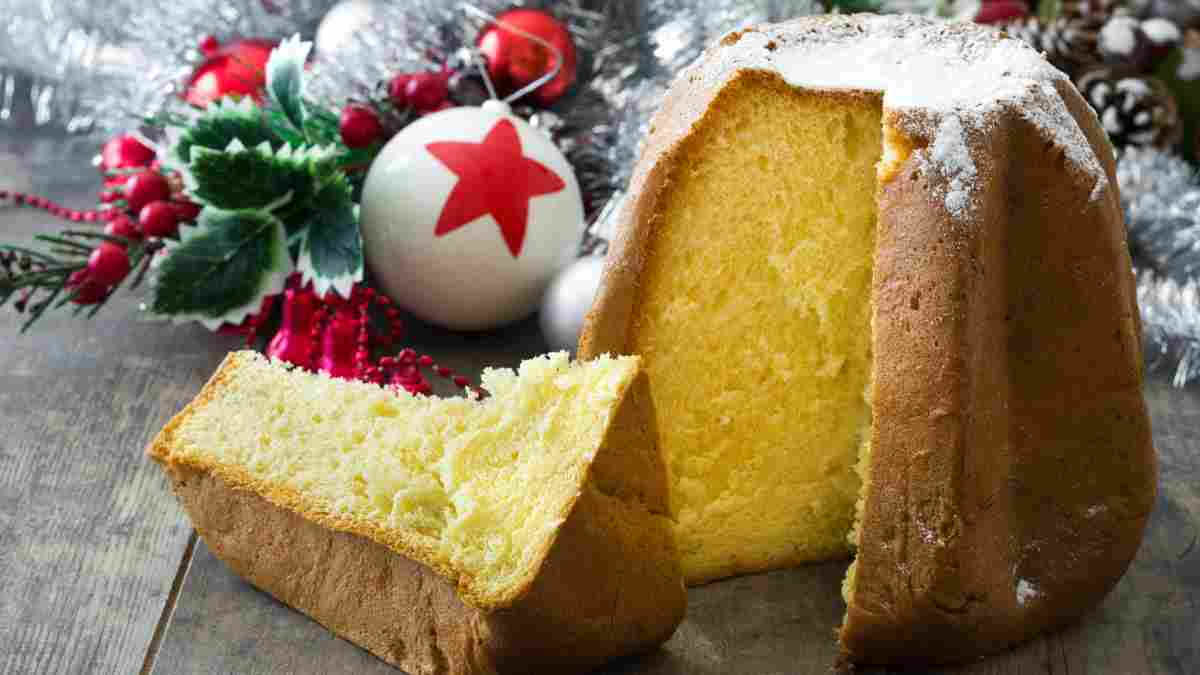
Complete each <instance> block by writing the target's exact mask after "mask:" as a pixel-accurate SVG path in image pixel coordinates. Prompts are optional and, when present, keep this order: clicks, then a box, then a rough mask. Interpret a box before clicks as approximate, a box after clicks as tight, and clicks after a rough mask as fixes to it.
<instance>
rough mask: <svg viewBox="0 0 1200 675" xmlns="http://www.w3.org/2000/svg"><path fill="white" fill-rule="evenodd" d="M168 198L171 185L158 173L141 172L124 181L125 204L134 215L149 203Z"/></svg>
mask: <svg viewBox="0 0 1200 675" xmlns="http://www.w3.org/2000/svg"><path fill="white" fill-rule="evenodd" d="M170 196H171V184H170V183H168V182H167V179H166V178H163V176H162V174H160V173H155V172H153V171H142V172H141V173H135V174H133V175H132V176H130V177H129V178H126V179H125V202H126V203H127V205H128V206H129V210H130V211H132V212H134V213H141V210H142V207H144V206H145V205H147V204H149V203H150V202H157V201H160V200H165V199H167V198H169V197H170Z"/></svg>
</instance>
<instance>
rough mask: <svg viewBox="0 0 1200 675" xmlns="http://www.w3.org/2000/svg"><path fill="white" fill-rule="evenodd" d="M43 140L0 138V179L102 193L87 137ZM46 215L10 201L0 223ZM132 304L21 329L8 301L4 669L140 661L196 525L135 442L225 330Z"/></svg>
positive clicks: (0, 612)
mask: <svg viewBox="0 0 1200 675" xmlns="http://www.w3.org/2000/svg"><path fill="white" fill-rule="evenodd" d="M39 143H41V141H37V142H34V143H31V144H29V143H27V144H24V145H22V148H23V152H22V153H16V152H11V153H4V148H3V147H0V186H9V185H17V186H23V187H26V188H29V187H32V188H34V189H38V190H41V191H43V192H46V193H48V194H49V195H50V196H51V197H53V198H56V199H59V200H63V201H64V202H66V203H68V204H72V205H76V206H79V207H84V206H87V205H88V204H90V203H92V201H93V200H92V198H91V197H90V196H89V193H91V192H92V191H93V190H94V189H95V188H96V186H97V185H98V183H99V179H98V176H97V174H96V172H95V170H94V169H92V168H91V166H90V165H89V163H88V159H89V155H90V153H91V152H92V151H93V150H94V148H93V146H91V145H90V144H89V145H86V146H84V145H78V146H74V147H75V148H76V151H74V152H73V151H71V150H70V148H71V147H72V146H71V144H69V143H68V144H63V146H61V147H60V146H54V147H49V146H47V145H44V144H43V145H39ZM64 148H65V149H64ZM42 162H45V163H46V164H53V165H54V166H64V167H67V166H69V167H71V171H77V172H78V173H70V172H68V173H66V174H65V175H64V174H63V173H62V172H59V173H53V172H52V171H48V172H46V173H43V169H45V168H46V167H45V166H44V165H43V164H42ZM52 220H53V219H52V218H50V217H48V216H46V215H45V214H39V213H38V212H36V211H31V210H19V209H15V208H4V209H2V210H0V223H3V225H2V228H0V236H3V238H4V240H5V241H20V240H25V239H27V238H28V236H30V235H32V234H33V233H34V232H35V231H44V230H46V229H47V228H49V227H55V226H51V225H48V223H50V222H51V221H52ZM132 314H133V305H132V301H128V300H126V301H123V302H118V303H115V304H114V306H113V307H111V308H108V309H106V310H105V311H104V312H103V313H102V314H101V315H100V316H99V317H98V318H97V319H95V320H93V321H91V322H84V321H79V320H73V319H71V318H69V316H66V315H56V316H52V317H48V318H47V319H46V320H44V322H43V323H41V324H39V325H38V326H36V327H35V328H34V329H33V330H31V331H30V332H29V333H26V334H24V335H19V334H18V332H17V329H18V327H19V325H20V323H21V321H22V319H23V317H22V316H20V315H17V314H15V313H13V312H12V311H11V310H10V309H7V308H6V309H5V310H4V311H0V597H2V598H4V600H3V601H2V602H0V645H2V646H0V672H5V673H41V672H44V673H84V672H120V673H133V672H137V671H138V669H139V668H141V666H142V663H143V659H144V657H145V652H146V645H147V643H148V642H149V641H150V639H151V636H152V635H153V633H154V630H155V627H156V625H157V624H158V623H159V620H160V617H161V615H162V610H163V606H164V601H165V599H166V597H167V594H168V592H169V590H170V588H171V584H172V581H173V580H174V578H175V576H176V572H177V571H178V569H179V566H180V562H181V558H182V554H183V552H184V549H185V547H186V545H187V541H188V538H189V536H190V533H191V528H190V527H189V525H188V523H187V521H186V519H185V518H184V517H183V514H182V511H181V510H180V509H179V507H178V506H177V505H176V503H175V501H174V499H173V498H171V497H170V496H169V495H167V494H165V493H164V492H163V490H162V485H161V480H162V479H161V476H160V475H159V472H158V470H157V469H156V468H154V467H150V466H147V464H146V462H145V460H144V459H143V457H142V453H141V448H142V444H144V443H145V440H146V438H147V437H148V436H149V434H151V433H153V432H154V431H155V430H156V429H157V428H158V427H160V426H161V425H162V423H163V422H164V421H166V419H167V418H168V416H169V415H171V414H172V413H174V412H175V411H176V410H177V409H178V407H179V406H180V405H181V404H182V403H183V402H185V401H186V400H188V399H189V398H190V397H191V396H193V395H194V394H195V388H196V384H197V383H198V382H199V381H201V379H202V378H203V377H205V376H206V374H207V373H208V372H209V371H211V370H212V368H213V365H214V364H215V363H216V360H217V359H218V358H219V356H220V354H222V353H223V352H224V351H225V350H227V349H228V347H229V343H228V341H227V340H222V339H214V338H213V337H212V336H208V335H202V333H203V331H197V330H195V329H188V328H182V329H173V328H169V327H161V326H153V325H148V324H144V323H137V322H132V321H130V320H129V319H130V317H131V316H132Z"/></svg>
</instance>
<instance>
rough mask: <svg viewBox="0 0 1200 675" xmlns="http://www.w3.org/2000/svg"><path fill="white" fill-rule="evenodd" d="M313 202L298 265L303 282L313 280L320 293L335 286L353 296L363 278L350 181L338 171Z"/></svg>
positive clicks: (356, 207)
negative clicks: (355, 285)
mask: <svg viewBox="0 0 1200 675" xmlns="http://www.w3.org/2000/svg"><path fill="white" fill-rule="evenodd" d="M313 203H314V208H313V210H312V211H311V213H310V215H309V221H308V225H307V228H306V229H305V231H304V239H303V241H302V242H301V244H300V256H299V258H300V262H299V264H298V265H297V267H298V268H299V270H300V273H301V275H302V276H303V278H302V281H303V282H308V281H312V282H313V286H314V289H315V290H316V292H317V294H318V295H324V294H325V292H326V291H328V290H329V289H333V290H334V291H336V292H337V293H338V295H341V296H342V297H350V289H351V288H352V287H353V285H354V284H355V283H357V282H359V281H362V278H363V252H362V236H361V233H360V232H359V228H358V205H356V204H355V203H354V199H353V192H352V190H351V188H350V182H349V181H348V180H346V177H345V176H344V175H343V174H336V176H335V177H334V178H333V179H331V180H330V181H329V182H327V183H326V184H325V185H324V186H323V187H322V188H321V190H320V192H319V193H318V194H317V196H316V198H315V199H314V200H313Z"/></svg>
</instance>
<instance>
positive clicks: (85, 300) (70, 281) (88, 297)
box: [67, 270, 108, 305]
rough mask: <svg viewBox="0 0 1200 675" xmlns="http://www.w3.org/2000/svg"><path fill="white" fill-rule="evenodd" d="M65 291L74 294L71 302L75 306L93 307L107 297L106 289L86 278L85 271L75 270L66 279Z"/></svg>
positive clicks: (102, 285)
mask: <svg viewBox="0 0 1200 675" xmlns="http://www.w3.org/2000/svg"><path fill="white" fill-rule="evenodd" d="M67 290H68V291H71V292H74V293H75V297H73V298H71V302H73V303H75V304H77V305H94V304H96V303H97V302H100V301H101V300H103V299H104V298H105V297H106V296H107V295H108V288H107V287H105V286H104V284H100V283H97V282H95V281H93V280H92V279H91V278H89V277H88V273H87V270H75V271H74V272H72V273H71V276H69V277H67Z"/></svg>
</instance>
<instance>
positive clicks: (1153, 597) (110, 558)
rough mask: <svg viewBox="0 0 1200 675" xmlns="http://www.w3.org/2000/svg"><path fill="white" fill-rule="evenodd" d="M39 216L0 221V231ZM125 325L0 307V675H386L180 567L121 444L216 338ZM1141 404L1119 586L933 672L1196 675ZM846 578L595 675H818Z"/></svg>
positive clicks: (173, 515) (1186, 553)
mask: <svg viewBox="0 0 1200 675" xmlns="http://www.w3.org/2000/svg"><path fill="white" fill-rule="evenodd" d="M22 143H25V145H23V146H22V147H23V148H25V149H24V150H22V151H21V152H19V153H12V152H10V154H4V151H5V149H6V147H5V145H4V143H3V141H2V140H0V186H4V187H9V186H14V185H16V186H22V187H29V186H32V187H33V188H34V189H38V190H41V191H43V192H47V193H49V194H50V195H51V196H55V197H58V198H61V199H65V200H66V201H67V202H68V203H71V204H74V205H77V206H81V207H82V206H86V205H88V204H90V203H91V200H90V198H89V197H88V196H87V194H88V193H89V192H91V191H92V190H94V189H95V184H96V178H95V174H94V173H93V172H92V170H91V169H90V168H89V167H87V165H86V164H85V163H84V159H85V158H86V152H89V151H90V150H89V149H87V148H86V146H85V147H84V148H82V149H81V151H80V152H74V153H73V154H72V152H71V151H70V149H66V150H64V149H61V148H57V147H54V148H48V147H43V148H42V149H41V150H38V151H35V152H33V153H30V152H28V147H27V146H28V143H27V142H26V141H22ZM7 149H9V150H10V151H11V150H12V148H11V146H10V147H9V148H7ZM31 156H33V157H41V158H42V159H41V160H38V161H52V162H53V165H54V168H53V171H49V170H45V167H43V166H41V165H38V164H30V161H31V160H29V159H28V158H29V157H31ZM46 157H49V158H50V160H46V159H45V158H46ZM64 167H65V168H66V169H67V172H66V173H64ZM48 220H49V219H48V218H45V217H42V216H39V215H38V214H36V213H34V212H29V211H18V210H15V209H12V208H5V209H0V237H3V239H4V240H10V239H12V238H14V237H15V238H19V237H21V236H23V235H24V234H28V233H32V232H33V231H35V230H36V229H38V226H39V225H41V224H43V223H46V222H48ZM132 315H133V303H132V301H122V302H121V303H119V304H118V305H117V306H114V307H112V308H111V309H110V310H108V311H106V312H105V313H104V314H102V315H101V317H100V318H99V319H97V320H95V321H93V322H91V323H83V322H78V321H74V320H71V319H69V318H66V317H61V318H50V319H48V320H46V321H45V322H44V323H42V324H41V325H40V326H39V327H37V328H35V329H34V330H33V331H32V332H30V333H29V334H27V335H24V336H20V335H17V334H16V329H17V326H18V324H19V321H18V319H19V317H17V316H14V315H13V314H11V313H9V312H3V313H0V598H3V600H2V601H0V672H4V673H8V672H12V673H43V672H44V673H60V672H70V673H76V672H80V673H82V672H117V673H134V672H138V671H139V670H140V669H142V668H143V666H146V669H147V670H151V669H152V670H154V671H156V672H160V673H226V672H236V673H364V674H365V673H396V672H398V671H396V670H393V669H391V668H390V667H388V666H386V665H384V664H383V663H382V662H380V661H378V660H376V659H374V658H373V657H371V656H370V655H368V654H366V653H365V652H363V651H361V650H359V649H358V648H356V647H354V646H353V645H351V644H349V643H347V642H345V641H343V640H340V639H338V638H336V637H334V636H332V635H331V634H330V633H329V632H328V631H326V630H325V629H324V628H322V627H321V626H319V625H317V624H316V623H314V622H312V621H311V620H309V619H307V618H306V617H304V616H303V615H301V614H298V613H296V612H293V611H291V610H290V609H288V608H287V607H284V606H283V605H281V604H279V603H278V602H276V601H274V600H273V599H272V598H270V597H269V596H266V595H265V594H263V593H260V592H258V591H257V590H255V589H253V588H252V587H250V586H249V585H247V584H245V583H244V582H242V581H241V580H240V579H238V578H237V577H235V576H234V575H232V574H231V573H230V572H229V571H228V570H226V569H225V568H224V566H222V565H221V564H220V563H219V562H218V561H217V560H216V559H214V558H213V556H212V554H211V553H210V552H209V551H208V549H207V548H206V547H205V546H204V544H203V542H199V543H196V545H195V547H194V554H193V549H192V547H191V545H190V544H191V542H192V535H191V529H190V528H189V527H188V525H187V522H186V519H185V518H184V516H183V514H182V511H181V510H180V509H179V507H178V505H177V504H176V502H175V500H174V498H173V497H171V495H170V494H169V492H168V490H167V487H166V482H165V480H164V479H163V478H162V477H161V476H160V474H159V471H158V469H157V468H156V467H154V466H153V465H152V464H151V463H149V462H147V461H146V460H144V459H143V457H142V455H141V447H142V445H143V444H144V443H145V442H146V440H148V439H149V438H150V436H151V435H152V434H153V433H154V432H155V431H156V430H157V429H158V428H159V427H160V426H161V425H162V424H163V423H164V422H165V421H166V420H167V419H168V417H169V416H170V415H171V414H173V413H174V412H175V411H176V410H177V409H178V408H179V407H180V406H181V405H182V404H183V403H184V402H185V401H187V400H188V399H190V398H191V396H192V395H194V393H195V392H196V391H197V390H198V388H199V386H200V385H201V384H202V383H203V381H204V379H205V378H206V377H207V376H208V374H209V373H210V372H211V370H212V369H213V367H214V366H215V365H216V363H217V362H218V361H219V360H220V358H221V356H222V355H223V353H224V352H225V350H226V349H228V348H230V347H232V346H234V343H233V342H231V341H229V340H226V339H222V338H219V337H216V336H213V335H211V334H208V333H206V332H205V331H203V330H200V329H195V328H168V327H163V326H160V325H146V324H140V323H135V322H131V321H129V319H130V317H131V316H132ZM412 337H413V339H414V340H415V341H416V342H417V344H418V345H420V344H425V345H436V347H434V348H432V349H430V350H429V351H432V352H433V354H434V356H435V357H437V358H438V359H439V360H441V361H442V362H444V363H446V364H447V365H450V366H451V367H453V368H455V369H457V370H460V371H462V372H464V373H465V374H467V375H469V376H472V377H475V376H476V375H477V374H478V372H479V369H480V366H481V365H483V364H495V365H509V366H511V365H515V364H516V363H517V362H518V361H519V360H520V359H521V358H522V357H524V356H527V355H529V354H533V353H537V352H539V351H542V350H543V349H544V345H543V344H542V343H541V340H540V337H539V335H538V333H537V329H536V326H535V325H534V324H533V323H532V322H526V323H524V324H522V325H520V326H517V327H515V328H513V329H510V330H508V331H503V332H500V333H497V334H491V335H480V336H453V335H447V334H444V333H440V332H437V331H432V330H430V329H417V330H416V332H415V333H414V335H413V336H412ZM1147 398H1148V401H1149V403H1150V407H1151V411H1152V413H1153V416H1154V428H1155V439H1156V443H1157V446H1158V449H1159V453H1160V457H1161V459H1162V477H1161V486H1162V487H1161V494H1160V497H1159V501H1158V507H1157V509H1156V511H1155V513H1154V516H1153V519H1152V521H1151V525H1150V529H1149V532H1148V535H1147V539H1146V542H1145V543H1144V545H1143V547H1142V550H1141V552H1140V554H1139V556H1138V558H1137V560H1136V562H1135V564H1134V566H1133V568H1132V569H1131V570H1130V573H1129V574H1128V575H1126V577H1125V579H1124V580H1122V582H1121V583H1120V585H1119V586H1118V587H1117V589H1116V591H1115V592H1114V593H1113V594H1112V595H1111V596H1110V597H1109V598H1108V599H1107V600H1106V601H1105V603H1104V604H1103V605H1102V606H1101V607H1100V608H1099V609H1097V610H1096V611H1095V612H1093V613H1091V614H1090V615H1089V616H1087V617H1086V618H1085V619H1084V620H1083V621H1082V622H1081V623H1079V624H1077V625H1076V626H1073V627H1071V628H1069V629H1067V630H1066V631H1064V632H1062V633H1059V634H1056V635H1052V636H1048V637H1045V638H1042V639H1040V640H1038V641H1035V642H1033V643H1031V644H1029V645H1025V646H1023V647H1020V648H1018V649H1016V650H1014V651H1013V652H1010V653H1008V654H1004V655H1001V656H999V657H996V658H993V659H989V660H987V661H984V662H982V663H979V664H974V665H972V666H969V667H966V668H959V669H951V670H946V671H942V672H946V673H969V674H971V675H985V674H986V675H1016V674H1019V673H1113V674H1116V673H1120V674H1122V675H1124V674H1140V673H1170V674H1179V675H1183V674H1188V675H1191V674H1193V673H1200V543H1198V538H1200V392H1197V391H1195V390H1193V391H1189V392H1180V391H1177V390H1172V389H1170V388H1168V387H1167V386H1166V385H1165V384H1164V383H1163V382H1161V381H1157V380H1156V381H1153V382H1151V383H1150V384H1149V385H1148V387H1147ZM844 571H845V564H843V563H832V564H826V565H815V566H808V567H803V568H799V569H795V570H788V571H782V572H775V573H771V574H764V575H757V576H751V577H745V578H741V579H735V580H730V581H725V582H721V583H717V584H712V585H709V586H705V587H703V588H698V589H693V590H692V591H691V593H690V600H691V607H690V610H689V615H688V618H687V620H686V621H685V623H684V624H683V626H682V627H681V628H680V630H679V631H678V633H677V634H676V636H675V637H674V639H673V640H672V641H671V642H670V643H669V644H668V645H666V647H665V648H664V649H663V650H661V651H659V652H657V653H655V654H652V655H650V656H647V657H644V658H641V659H637V660H633V661H629V662H626V663H621V664H616V665H614V666H612V667H610V668H609V669H608V670H606V671H605V675H641V674H653V675H683V674H685V673H686V674H688V675H706V674H714V675H715V674H716V673H722V674H731V675H736V674H743V673H744V674H750V673H753V674H756V675H758V674H774V673H780V674H782V673H788V674H791V673H828V672H829V671H830V668H831V665H832V661H833V657H834V651H835V648H834V643H833V637H832V631H833V630H834V628H835V627H836V626H837V624H838V622H839V620H840V617H841V612H842V610H843V607H842V604H841V600H840V597H839V584H840V580H841V577H842V575H843V573H844ZM177 579H178V580H180V582H181V583H180V586H179V588H178V589H176V588H174V585H175V582H176V580H177ZM176 591H177V592H176ZM547 629H548V630H551V629H552V627H547Z"/></svg>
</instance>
